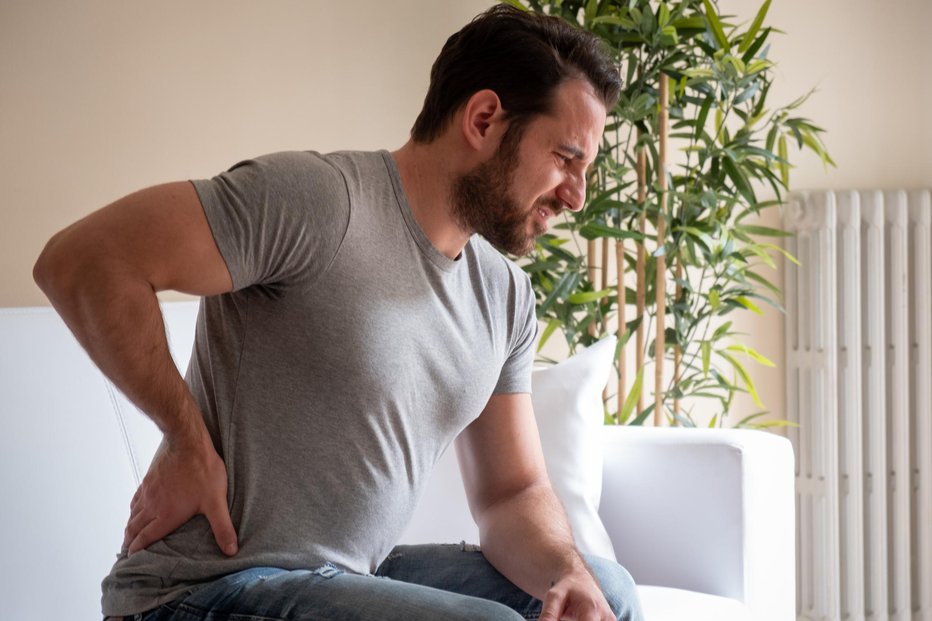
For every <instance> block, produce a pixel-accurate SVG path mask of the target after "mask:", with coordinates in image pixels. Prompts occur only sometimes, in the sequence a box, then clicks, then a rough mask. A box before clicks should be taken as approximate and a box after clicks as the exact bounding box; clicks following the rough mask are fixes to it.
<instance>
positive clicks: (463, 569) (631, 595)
mask: <svg viewBox="0 0 932 621" xmlns="http://www.w3.org/2000/svg"><path fill="white" fill-rule="evenodd" d="M584 558H585V560H586V563H587V564H588V565H589V568H590V569H591V570H592V573H593V575H594V576H595V578H596V580H597V581H598V582H599V585H600V586H601V587H602V592H603V593H604V595H605V599H606V600H607V601H608V604H609V606H610V607H611V609H612V612H614V613H615V616H616V617H617V618H618V619H620V620H622V621H640V620H641V619H643V615H642V613H641V605H640V602H639V600H638V595H637V588H636V587H635V584H634V580H633V579H632V578H631V574H629V573H628V571H627V570H625V568H623V567H622V566H621V565H619V564H618V563H616V562H614V561H610V560H607V559H603V558H599V557H596V556H588V555H584ZM376 574H377V575H379V576H386V577H388V578H391V579H393V580H399V581H403V582H408V583H412V584H418V585H422V586H427V587H432V588H435V589H442V590H445V591H452V592H454V593H459V594H462V595H467V596H470V597H477V598H481V599H486V600H491V601H494V602H498V603H500V604H504V605H506V606H508V607H509V608H511V609H513V610H515V611H516V612H518V613H519V614H521V615H522V616H523V617H524V618H525V619H536V618H537V617H538V616H539V615H540V611H541V608H542V606H543V603H542V602H541V601H540V600H538V599H536V598H534V597H531V596H530V595H528V594H527V593H525V592H524V591H522V590H521V589H519V588H518V587H517V586H515V585H514V584H512V582H511V581H510V580H508V579H507V578H505V576H503V575H502V574H501V573H499V572H498V570H496V569H495V568H494V567H492V565H491V564H490V563H489V562H488V561H487V560H486V559H485V557H484V556H483V555H482V553H481V552H480V551H479V548H478V547H477V546H473V545H468V544H465V543H463V544H431V545H414V546H398V547H396V548H395V549H394V550H393V551H392V553H391V554H389V555H388V558H387V559H386V560H385V562H383V563H382V564H381V565H380V566H379V568H378V570H377V571H376Z"/></svg>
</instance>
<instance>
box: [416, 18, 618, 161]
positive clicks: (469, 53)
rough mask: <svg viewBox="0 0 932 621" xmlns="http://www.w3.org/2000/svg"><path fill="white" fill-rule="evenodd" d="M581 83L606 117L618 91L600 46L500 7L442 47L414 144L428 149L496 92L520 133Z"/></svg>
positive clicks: (552, 21) (581, 34)
mask: <svg viewBox="0 0 932 621" xmlns="http://www.w3.org/2000/svg"><path fill="white" fill-rule="evenodd" d="M571 78H585V79H586V80H588V81H589V83H590V84H591V85H592V86H593V88H594V89H595V92H596V94H597V95H599V96H600V97H601V98H602V101H603V103H604V104H605V107H606V109H609V110H610V109H611V108H612V107H613V106H614V105H615V102H616V101H617V99H618V93H619V91H620V90H621V78H620V77H619V75H618V68H617V67H616V66H615V64H614V63H613V62H612V59H611V57H610V56H609V54H608V52H607V50H606V48H605V46H604V45H603V44H602V41H601V40H600V39H599V38H598V37H596V36H595V35H593V34H591V33H588V32H586V31H584V30H581V29H579V28H577V27H575V26H572V25H571V24H570V23H569V22H567V21H565V20H563V19H560V18H559V17H550V16H547V15H541V14H538V13H531V12H528V11H522V10H520V9H517V8H515V7H512V6H509V5H506V4H498V5H495V6H493V7H491V8H490V9H488V10H486V11H484V12H483V13H480V14H479V15H477V16H476V17H475V18H474V19H473V20H472V21H471V22H470V23H469V24H467V25H466V26H465V27H464V28H463V29H462V30H460V31H459V32H457V33H456V34H454V35H453V36H451V37H450V38H449V39H447V42H446V44H445V45H444V46H443V50H441V52H440V56H438V57H437V60H436V61H434V66H433V68H431V71H430V87H429V88H428V90H427V96H426V97H425V98H424V107H423V108H422V109H421V113H420V114H419V115H418V117H417V120H416V121H415V122H414V127H413V128H412V129H411V137H412V138H413V139H414V141H415V142H421V143H426V142H431V141H433V140H434V139H435V138H437V137H438V136H439V135H440V134H441V133H442V132H443V130H444V128H445V127H446V125H447V124H448V123H449V122H450V120H451V119H452V118H453V116H454V115H455V114H456V112H457V110H459V108H460V107H461V106H462V105H463V104H465V103H466V101H468V100H469V98H470V97H471V96H472V95H473V94H474V93H476V92H478V91H480V90H483V89H486V88H488V89H491V90H493V91H495V93H496V94H497V95H498V97H499V99H500V100H501V102H502V107H503V108H504V110H505V113H506V115H507V116H506V118H508V119H509V120H510V121H511V122H517V123H518V124H519V125H523V124H525V123H526V122H527V121H529V120H530V119H531V118H532V117H534V116H535V115H538V114H545V113H548V112H550V111H551V109H552V99H553V92H554V90H555V89H556V87H558V86H560V84H562V83H563V82H565V81H566V80H568V79H571Z"/></svg>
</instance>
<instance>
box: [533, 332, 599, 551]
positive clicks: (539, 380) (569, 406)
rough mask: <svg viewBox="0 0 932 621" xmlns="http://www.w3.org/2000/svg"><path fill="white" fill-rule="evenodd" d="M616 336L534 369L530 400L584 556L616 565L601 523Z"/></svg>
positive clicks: (556, 487) (557, 487)
mask: <svg viewBox="0 0 932 621" xmlns="http://www.w3.org/2000/svg"><path fill="white" fill-rule="evenodd" d="M616 341H617V339H616V338H615V337H614V336H608V337H606V338H604V339H602V340H601V341H599V342H597V343H594V344H593V345H591V346H589V347H587V348H586V349H585V350H583V351H581V352H579V353H577V354H576V355H575V356H572V357H571V358H569V359H567V360H564V361H563V362H561V363H559V364H556V365H553V366H550V367H544V368H539V369H535V370H534V373H533V379H532V393H531V399H532V401H533V403H534V414H535V416H536V418H537V426H538V427H539V429H540V440H541V444H542V445H543V449H544V460H545V461H546V463H547V472H548V474H549V475H550V481H551V483H552V484H553V488H554V491H555V492H556V494H557V497H558V498H559V499H560V501H561V502H562V503H563V506H564V507H565V509H566V514H567V517H568V518H569V521H570V526H571V527H572V529H573V536H574V537H575V539H576V547H577V548H579V551H580V552H583V553H586V554H594V555H596V556H601V557H603V558H607V559H611V560H616V559H615V551H614V550H613V549H612V542H611V540H610V539H609V537H608V533H607V532H605V526H603V524H602V520H601V519H600V518H599V502H600V500H601V497H602V442H601V438H600V436H599V434H600V433H601V431H602V426H603V424H604V409H603V405H602V389H603V388H605V384H606V383H607V382H608V377H609V373H610V372H611V369H612V360H613V358H614V354H615V342H616Z"/></svg>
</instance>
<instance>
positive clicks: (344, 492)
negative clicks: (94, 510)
mask: <svg viewBox="0 0 932 621" xmlns="http://www.w3.org/2000/svg"><path fill="white" fill-rule="evenodd" d="M193 183H194V186H195V188H196V189H197V192H198V195H199V196H200V199H201V202H202V204H203V206H204V211H205V213H206V214H207V219H208V222H209V223H210V227H211V230H212V232H213V235H214V238H215V239H216V241H217V246H218V247H219V249H220V252H221V254H222V255H223V258H224V260H225V261H226V264H227V267H228V268H229V271H230V275H231V276H232V278H233V287H234V291H233V292H232V293H228V294H224V295H218V296H214V297H209V298H205V299H203V300H202V302H201V308H200V313H199V315H198V322H197V334H196V337H195V346H194V352H193V354H192V358H191V364H190V367H189V369H188V373H187V377H186V381H187V382H188V385H189V386H190V388H191V391H192V393H193V394H194V397H195V399H196V400H197V403H198V404H199V405H200V407H201V408H202V410H203V412H204V416H205V419H206V423H207V428H208V430H209V431H210V434H211V436H212V438H213V441H214V445H215V446H216V447H217V450H218V452H219V453H220V455H221V457H222V458H223V459H224V461H225V463H226V467H227V472H228V475H229V492H228V499H229V505H230V513H231V516H232V518H233V524H234V526H235V527H236V530H237V533H238V536H239V542H240V551H239V553H238V554H237V555H236V556H235V557H233V558H227V557H225V556H224V555H223V554H222V553H221V552H220V550H219V549H218V547H217V545H216V543H215V542H214V539H213V535H212V533H211V530H210V526H209V525H208V523H207V520H206V518H204V517H203V516H197V517H195V518H193V519H192V520H190V521H189V522H187V523H186V524H185V525H183V526H182V527H181V528H179V529H178V530H177V531H175V532H174V533H172V534H171V535H169V536H168V537H166V538H165V539H164V540H162V541H160V542H157V543H154V544H152V545H151V546H149V548H148V549H146V550H142V551H140V552H138V553H136V554H134V555H133V557H132V558H128V557H127V556H126V554H125V550H124V551H123V552H121V554H120V555H119V556H118V557H117V562H116V564H115V565H114V567H113V570H112V572H111V573H110V575H109V576H108V577H107V578H105V579H104V581H103V612H104V614H107V615H125V614H133V613H137V612H142V611H144V610H149V609H151V608H154V607H156V606H158V605H160V604H162V603H165V602H168V601H171V600H173V599H176V598H178V597H180V596H181V595H183V594H184V593H185V592H186V591H188V590H189V589H191V588H193V587H195V586H196V585H198V584H202V583H204V582H206V581H210V580H213V579H216V578H218V577H220V576H222V575H225V574H229V573H233V572H236V571H240V570H242V569H245V568H248V567H256V566H274V567H283V568H288V569H298V568H305V569H310V568H316V567H319V566H321V565H323V564H324V563H326V562H331V563H334V564H336V565H337V566H339V567H342V568H344V569H346V570H348V571H352V572H357V573H369V572H372V571H374V570H375V568H376V567H377V566H378V564H379V563H380V562H381V561H382V560H383V559H384V558H385V556H386V555H387V554H388V552H389V551H390V550H391V548H392V547H393V545H394V544H395V542H396V541H397V539H398V537H399V536H400V534H401V532H402V530H403V528H404V526H405V525H406V523H407V522H408V520H409V518H410V516H411V513H412V510H413V507H414V506H415V504H416V503H417V500H418V498H419V495H420V493H421V490H422V488H423V485H424V484H425V483H426V479H427V478H428V475H429V474H430V471H431V469H432V467H433V466H434V464H435V463H436V461H437V459H438V458H439V457H440V455H441V454H442V453H443V451H444V450H445V449H446V448H447V447H448V446H449V444H450V443H451V442H452V440H453V438H454V437H455V436H456V435H457V434H459V432H460V431H462V430H463V428H464V427H466V426H467V425H468V424H469V423H470V422H472V421H473V420H475V418H476V417H477V416H478V415H479V413H480V412H481V411H482V409H483V407H484V406H485V405H486V403H487V401H488V399H489V397H490V396H491V395H492V394H495V393H517V392H530V379H531V378H530V375H531V365H532V361H533V346H534V341H535V338H536V331H537V324H536V321H535V318H534V297H533V293H532V290H531V286H530V281H529V279H528V278H527V276H526V275H525V274H524V273H523V272H522V271H521V270H520V269H519V268H518V267H517V266H515V265H514V264H513V263H512V262H510V261H508V260H507V259H506V258H504V257H503V256H502V255H501V254H499V253H498V252H497V251H496V250H495V249H494V248H492V247H491V246H490V245H489V244H488V243H487V242H486V241H485V240H483V239H482V238H480V237H478V236H473V237H472V238H471V239H470V241H469V243H468V244H467V246H466V248H465V249H464V250H463V252H462V254H461V255H460V256H459V257H458V258H457V260H451V259H449V258H448V257H446V256H444V255H443V254H441V253H440V252H439V251H437V249H436V248H434V246H433V245H432V244H431V243H430V240H429V239H428V238H427V236H426V235H425V234H424V232H423V231H422V230H421V228H420V227H419V226H418V223H417V221H416V220H415V218H414V215H413V213H412V212H411V209H410V207H409V205H408V202H407V199H406V198H405V195H404V192H403V190H402V187H401V180H400V177H399V175H398V170H397V168H396V166H395V163H394V160H393V159H392V156H391V155H390V154H389V153H388V152H386V151H382V152H376V153H350V152H341V153H332V154H328V155H320V154H317V153H311V152H294V153H279V154H274V155H269V156H265V157H260V158H257V159H255V160H250V161H246V162H242V163H240V164H237V165H236V166H234V167H233V168H231V169H230V170H229V171H228V172H226V173H223V174H221V175H219V176H218V177H215V178H214V179H210V180H202V181H194V182H193Z"/></svg>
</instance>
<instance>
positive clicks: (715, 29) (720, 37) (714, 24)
mask: <svg viewBox="0 0 932 621" xmlns="http://www.w3.org/2000/svg"><path fill="white" fill-rule="evenodd" d="M702 4H703V5H704V6H705V16H706V19H708V20H709V27H710V28H711V29H712V35H713V36H714V37H715V41H716V42H717V43H718V47H719V48H721V49H723V50H727V49H728V47H729V46H728V37H726V36H725V31H724V30H723V29H722V22H721V20H720V19H719V18H718V13H716V12H715V7H714V6H712V3H711V2H710V1H709V0H702Z"/></svg>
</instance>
